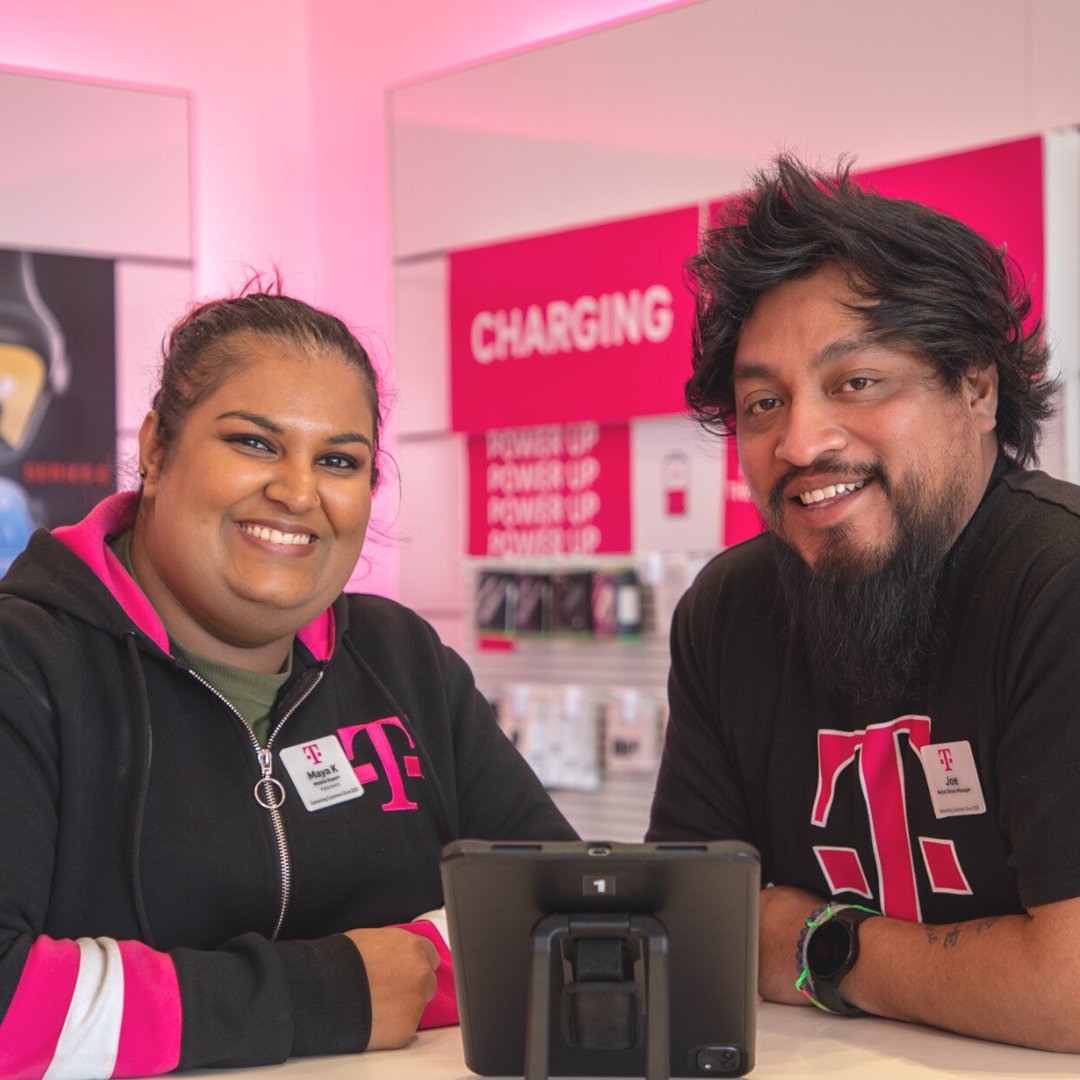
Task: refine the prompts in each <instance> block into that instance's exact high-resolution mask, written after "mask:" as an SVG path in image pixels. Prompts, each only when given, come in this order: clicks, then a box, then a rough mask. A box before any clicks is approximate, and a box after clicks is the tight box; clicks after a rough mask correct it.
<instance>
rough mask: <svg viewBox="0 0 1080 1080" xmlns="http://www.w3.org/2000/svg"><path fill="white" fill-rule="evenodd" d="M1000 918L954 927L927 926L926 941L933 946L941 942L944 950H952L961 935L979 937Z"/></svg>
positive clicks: (995, 917) (960, 924)
mask: <svg viewBox="0 0 1080 1080" xmlns="http://www.w3.org/2000/svg"><path fill="white" fill-rule="evenodd" d="M998 918H999V916H997V915H995V916H993V917H991V918H988V919H979V920H977V921H976V922H970V923H957V924H956V925H955V926H953V927H946V926H930V925H926V926H924V927H923V930H925V931H926V940H927V941H928V942H929V943H930V944H931V945H937V944H938V943H939V942H940V943H941V947H942V948H943V949H951V948H953V946H954V945H956V944H957V942H958V941H959V940H960V935H961V934H964V935H965V936H966V937H970V936H971V935H972V934H974V935H975V936H976V937H978V935H979V934H981V933H982V932H983V931H984V930H988V929H989V928H990V927H991V926H993V925H994V923H996V922H997V921H998Z"/></svg>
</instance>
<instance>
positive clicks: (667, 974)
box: [442, 840, 760, 1078]
mask: <svg viewBox="0 0 1080 1080" xmlns="http://www.w3.org/2000/svg"><path fill="white" fill-rule="evenodd" d="M442 878H443V890H444V894H445V898H446V908H447V920H448V926H449V933H450V948H451V951H452V953H453V956H454V978H455V984H456V989H457V998H458V1008H459V1011H460V1014H461V1030H462V1040H463V1043H464V1050H465V1061H466V1064H467V1065H468V1066H469V1068H470V1069H472V1070H473V1071H474V1072H477V1073H480V1074H482V1075H485V1076H523V1075H524V1076H526V1077H530V1078H534V1077H535V1078H539V1077H542V1076H544V1075H550V1076H655V1075H662V1074H663V1071H664V1070H663V1065H664V1064H665V1063H666V1066H667V1069H666V1071H667V1074H668V1075H670V1076H680V1077H681V1076H740V1075H742V1074H743V1073H746V1072H748V1071H749V1070H750V1069H751V1068H752V1067H753V1064H754V1036H755V1014H756V1002H757V997H756V992H757V950H758V889H759V883H760V864H759V859H758V854H757V852H756V851H755V850H754V848H752V847H751V846H749V845H748V844H743V843H739V842H736V841H721V842H714V843H646V844H623V843H599V842H589V841H571V842H565V841H559V842H550V843H532V842H513V843H506V842H492V841H480V840H459V841H455V842H454V843H452V844H450V845H448V846H447V847H446V848H445V849H444V850H443V858H442ZM658 1055H659V1056H658Z"/></svg>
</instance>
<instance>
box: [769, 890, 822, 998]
mask: <svg viewBox="0 0 1080 1080" xmlns="http://www.w3.org/2000/svg"><path fill="white" fill-rule="evenodd" d="M823 903H824V901H823V900H822V899H821V898H820V897H818V896H815V895H814V894H813V893H809V892H804V891H803V890H802V889H795V888H792V887H791V886H790V885H775V886H773V887H772V888H768V889H762V890H761V901H760V904H761V906H760V917H761V938H760V942H759V945H758V993H759V994H761V996H762V997H763V998H765V999H766V1000H767V1001H779V1002H781V1003H782V1004H784V1005H805V1004H807V1001H806V998H804V997H803V996H802V994H800V993H799V991H798V990H796V989H795V980H796V978H798V975H799V973H798V972H797V971H796V970H795V946H796V945H797V944H798V941H799V933H800V932H801V931H802V928H803V923H804V922H805V920H806V919H807V917H808V916H809V915H810V913H811V912H812V911H813V910H814V908H816V907H820V906H821V904H823Z"/></svg>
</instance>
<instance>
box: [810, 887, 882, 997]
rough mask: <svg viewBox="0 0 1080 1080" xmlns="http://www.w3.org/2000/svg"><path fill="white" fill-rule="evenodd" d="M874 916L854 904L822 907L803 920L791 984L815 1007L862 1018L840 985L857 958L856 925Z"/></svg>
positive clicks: (869, 909)
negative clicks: (793, 983)
mask: <svg viewBox="0 0 1080 1080" xmlns="http://www.w3.org/2000/svg"><path fill="white" fill-rule="evenodd" d="M877 914H878V912H876V911H873V910H872V909H871V908H866V907H862V906H860V905H857V904H824V905H823V906H822V907H820V908H818V909H817V910H815V911H814V912H813V913H812V914H811V915H810V917H809V918H808V919H807V920H806V925H805V927H804V930H803V933H802V934H801V935H800V938H799V947H798V950H797V952H796V965H797V967H798V969H799V978H798V980H797V981H796V983H795V985H796V987H797V988H798V989H799V991H800V993H802V994H803V995H804V996H805V997H806V998H808V999H809V1000H810V1001H811V1002H812V1003H813V1004H814V1005H816V1006H817V1007H818V1008H820V1009H823V1010H824V1011H826V1012H830V1013H835V1014H837V1015H839V1016H865V1015H866V1014H865V1013H864V1012H863V1011H862V1010H861V1009H857V1008H855V1007H854V1006H853V1005H849V1004H847V1002H845V1001H844V999H843V998H842V997H841V996H840V984H841V983H842V982H843V980H844V976H846V975H847V973H848V972H849V971H851V969H852V968H853V967H854V966H855V961H856V960H858V958H859V925H860V924H861V923H862V922H863V921H865V920H866V919H869V918H871V917H872V916H874V915H877Z"/></svg>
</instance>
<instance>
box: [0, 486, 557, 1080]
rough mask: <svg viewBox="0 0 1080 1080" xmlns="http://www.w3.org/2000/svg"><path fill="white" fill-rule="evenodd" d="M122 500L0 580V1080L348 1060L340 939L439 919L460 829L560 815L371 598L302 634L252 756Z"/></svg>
mask: <svg viewBox="0 0 1080 1080" xmlns="http://www.w3.org/2000/svg"><path fill="white" fill-rule="evenodd" d="M135 505H136V502H135V496H133V495H131V494H122V495H117V496H113V497H111V498H110V499H107V500H105V502H103V503H101V504H100V505H99V506H98V507H97V508H96V509H95V510H94V511H93V512H92V513H91V514H90V516H89V517H88V518H86V519H85V521H83V522H82V523H80V524H79V525H77V526H73V527H71V528H64V529H57V530H56V531H55V532H54V533H48V532H45V531H39V532H38V533H36V534H35V535H34V537H33V538H32V539H31V541H30V544H29V547H28V548H27V550H26V552H24V553H23V554H22V555H21V556H20V557H19V558H18V559H17V560H16V561H15V563H14V564H13V565H12V567H11V569H10V571H9V572H8V574H7V576H6V577H5V578H4V579H3V580H2V581H0V593H3V594H4V595H3V598H2V599H0V1018H2V1019H0V1076H5V1077H8V1076H19V1075H26V1074H32V1075H35V1076H41V1075H42V1074H43V1073H44V1071H45V1070H46V1069H47V1068H48V1067H49V1066H50V1064H52V1065H53V1066H54V1067H63V1066H64V1065H65V1063H66V1064H67V1066H68V1068H69V1069H70V1068H75V1069H77V1072H78V1074H79V1075H85V1076H88V1077H89V1076H110V1075H116V1076H120V1075H136V1074H138V1075H145V1074H148V1073H160V1072H166V1071H169V1070H171V1069H174V1068H178V1067H179V1068H189V1067H194V1066H217V1067H220V1066H227V1065H258V1064H266V1063H273V1062H279V1061H282V1060H284V1059H285V1058H287V1057H289V1056H292V1055H301V1054H313V1053H318V1054H330V1053H341V1052H355V1051H360V1050H363V1049H364V1048H365V1047H366V1045H367V1040H368V1036H369V1033H370V1016H371V1006H370V997H369V994H368V988H367V980H366V977H365V974H364V969H363V962H362V959H361V957H360V954H359V952H358V951H357V950H356V948H355V947H354V946H353V945H352V943H351V942H350V941H349V940H348V939H347V938H346V937H344V936H342V932H343V931H346V930H350V929H353V928H355V927H363V926H384V925H391V924H400V923H405V922H409V921H410V920H412V919H415V918H416V917H417V916H419V915H422V914H424V913H426V912H430V911H432V910H434V909H438V908H439V907H441V905H442V894H441V888H440V882H439V868H438V858H439V851H440V849H441V847H442V846H443V845H444V844H445V843H446V842H447V841H449V840H451V839H454V838H457V837H467V836H473V837H487V838H510V837H512V838H518V839H537V838H543V839H567V838H571V837H572V836H573V835H574V834H573V831H572V830H571V828H570V826H569V825H568V824H567V823H566V821H565V820H564V819H563V817H562V816H561V815H560V814H559V812H558V811H557V810H556V809H555V807H554V805H553V804H552V803H551V801H550V799H549V798H548V796H547V795H546V793H545V792H544V791H543V790H542V788H541V787H540V785H539V783H538V782H537V780H536V778H535V776H534V775H533V774H532V772H531V771H530V770H529V768H528V766H527V765H526V764H525V763H524V762H523V761H522V759H521V758H520V757H519V756H518V754H517V753H516V751H515V750H514V749H513V748H512V746H511V745H510V743H509V742H508V740H507V739H506V738H505V737H504V736H503V734H502V733H501V732H500V730H499V729H498V727H497V725H496V723H495V720H494V717H493V715H492V713H491V710H490V708H489V707H488V705H487V703H486V702H485V700H484V699H483V697H482V695H481V694H480V693H479V692H478V691H477V690H476V687H475V685H474V683H473V680H472V677H471V675H470V673H469V670H468V668H467V667H466V665H465V664H464V662H463V661H462V660H461V659H460V658H459V657H458V656H457V655H456V654H454V653H453V652H452V651H451V650H449V649H447V648H446V647H444V646H443V645H442V644H441V643H440V641H439V640H438V638H437V637H436V635H435V633H434V631H433V630H432V629H431V627H430V626H428V625H427V623H425V622H424V621H423V620H421V619H420V618H418V617H417V616H416V615H415V614H413V613H411V612H409V611H408V610H407V609H405V608H403V607H401V606H400V605H398V604H395V603H393V602H392V601H389V600H384V599H381V598H377V597H371V596H342V597H340V598H339V599H338V600H337V601H336V602H335V603H334V605H333V607H332V608H331V609H329V610H328V611H327V612H325V613H324V614H323V615H322V616H321V617H320V618H319V619H317V620H316V621H315V622H314V623H312V624H311V625H310V626H308V627H305V628H304V630H302V631H301V632H300V634H298V638H297V645H296V648H295V655H294V661H293V676H292V678H291V679H290V681H289V682H288V683H287V685H286V686H285V687H283V688H282V691H281V693H280V694H279V696H278V700H277V702H276V704H275V708H274V715H273V719H272V723H271V732H272V734H271V737H270V740H269V743H268V748H269V751H270V753H269V754H268V755H266V754H264V755H263V762H262V763H261V762H260V755H259V747H258V744H257V743H256V742H255V741H254V739H253V737H252V735H251V733H250V729H249V728H248V726H247V725H246V724H245V723H244V721H243V720H242V719H241V718H240V717H239V715H238V714H236V713H235V712H234V711H233V709H232V708H231V706H229V705H228V704H227V703H226V702H225V701H224V700H222V699H221V698H220V697H219V696H218V695H217V694H216V692H215V691H214V690H213V689H212V688H211V687H209V686H208V685H207V684H205V683H204V682H203V681H202V680H201V679H200V678H199V677H198V676H197V675H196V674H194V673H193V672H192V671H190V670H189V669H188V668H187V667H186V665H185V664H184V663H183V661H181V660H179V659H177V658H176V657H175V656H173V655H171V653H170V651H169V644H168V638H167V635H166V634H165V631H164V627H163V626H162V625H161V623H160V620H158V618H157V616H156V614H155V613H154V611H153V609H152V608H151V607H150V605H149V603H148V602H147V601H146V598H145V597H144V596H143V595H142V593H141V592H140V591H139V590H138V587H137V586H136V585H135V583H134V582H133V581H132V579H131V578H130V577H129V576H128V575H127V574H126V573H125V571H124V570H123V568H122V567H121V566H120V564H119V562H118V561H117V559H116V557H115V556H114V555H113V553H112V552H111V550H110V549H109V548H108V546H107V544H106V543H105V538H106V537H107V536H109V535H112V534H115V533H117V532H119V531H122V530H123V529H125V528H127V527H130V525H131V523H132V518H133V515H134V509H135ZM290 750H291V751H292V754H291V755H290V754H289V753H288V752H289V751H290ZM282 751H286V757H290V758H291V765H290V766H289V767H288V768H287V767H286V766H285V764H284V763H283V762H282V759H281V757H280V754H281V752H282ZM342 754H343V755H344V757H341V756H340V755H342ZM335 755H338V756H337V765H338V768H337V769H336V770H335V769H331V766H332V765H334V764H335V761H334V757H335ZM345 759H347V765H346V760H345ZM309 765H310V768H308V766H309ZM290 768H291V770H292V771H291V772H290V771H289V770H290ZM350 768H351V772H352V774H353V776H355V777H356V779H357V780H359V782H360V784H359V785H358V784H356V783H354V782H353V777H352V776H349V775H347V772H348V771H350ZM323 770H329V771H327V772H325V773H324V772H323ZM342 773H346V775H344V776H342ZM267 776H269V777H271V778H272V780H271V782H269V783H268V782H266V777H267ZM298 784H299V787H298ZM350 784H351V787H352V790H351V791H350V789H349V785H350ZM327 785H329V786H327ZM361 786H362V793H361V794H357V793H356V788H357V787H361ZM302 788H303V789H305V790H306V791H307V792H308V801H309V802H311V803H312V804H313V809H310V810H309V809H308V808H307V806H306V805H305V800H304V798H303V797H302V795H303V793H302V790H301V789H302ZM319 792H329V795H327V796H325V797H320V795H319ZM335 793H338V794H337V795H336V797H335ZM342 793H343V794H342ZM256 796H258V799H257V798H256ZM282 796H283V797H284V801H283V802H281V803H280V805H279V806H277V807H276V808H275V809H267V808H266V807H265V806H263V805H260V803H267V804H270V805H271V806H273V805H274V804H275V803H277V802H279V800H280V799H281V798H282ZM428 936H432V934H431V933H430V930H429V931H428ZM433 936H434V937H435V938H438V935H437V934H435V935H433ZM438 944H439V945H440V946H441V947H440V950H439V951H440V953H441V955H442V956H443V958H444V965H443V968H442V969H440V994H439V995H437V1002H440V1001H441V1005H437V1006H436V1008H437V1011H438V1010H440V1009H441V1012H442V1016H441V1017H440V1016H435V1017H432V1018H429V1019H431V1020H432V1022H435V1023H438V1022H439V1021H440V1019H442V1020H443V1022H445V1020H446V1018H447V1013H449V1014H450V1016H452V1014H453V1002H452V998H450V999H449V1000H447V997H448V995H449V993H450V991H448V987H449V985H450V983H449V954H448V953H447V951H446V949H445V946H442V943H441V941H439V942H438ZM67 1075H72V1073H71V1072H68V1073H67Z"/></svg>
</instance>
